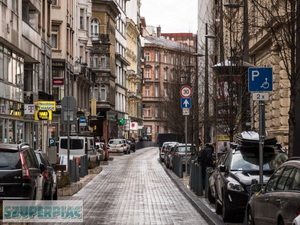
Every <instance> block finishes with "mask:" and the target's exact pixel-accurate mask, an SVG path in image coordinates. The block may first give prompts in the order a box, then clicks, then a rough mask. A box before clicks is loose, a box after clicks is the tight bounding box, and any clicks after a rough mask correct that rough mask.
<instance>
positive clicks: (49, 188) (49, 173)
mask: <svg viewBox="0 0 300 225" xmlns="http://www.w3.org/2000/svg"><path fill="white" fill-rule="evenodd" d="M35 154H36V157H37V160H38V162H39V164H42V165H43V167H44V170H42V175H43V177H44V181H45V182H44V192H43V196H44V199H46V200H57V175H56V172H55V169H54V168H53V167H52V165H51V164H50V163H49V160H48V156H47V155H46V153H44V152H42V151H40V150H36V151H35Z"/></svg>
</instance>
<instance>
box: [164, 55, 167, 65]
mask: <svg viewBox="0 0 300 225" xmlns="http://www.w3.org/2000/svg"><path fill="white" fill-rule="evenodd" d="M164 62H165V63H167V55H166V54H165V57H164Z"/></svg>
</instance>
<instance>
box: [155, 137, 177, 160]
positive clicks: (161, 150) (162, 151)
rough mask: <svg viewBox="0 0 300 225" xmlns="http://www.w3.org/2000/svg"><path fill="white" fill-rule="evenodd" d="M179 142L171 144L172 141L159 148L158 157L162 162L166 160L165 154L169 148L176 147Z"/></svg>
mask: <svg viewBox="0 0 300 225" xmlns="http://www.w3.org/2000/svg"><path fill="white" fill-rule="evenodd" d="M177 143H178V142H170V141H166V142H164V143H163V144H162V146H161V148H159V150H158V151H159V152H158V155H159V160H160V161H161V162H163V161H164V158H165V153H166V151H167V149H168V146H169V145H170V144H171V145H174V144H177Z"/></svg>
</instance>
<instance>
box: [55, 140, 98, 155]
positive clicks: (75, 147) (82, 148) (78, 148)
mask: <svg viewBox="0 0 300 225" xmlns="http://www.w3.org/2000/svg"><path fill="white" fill-rule="evenodd" d="M69 149H70V156H75V157H76V156H83V155H88V156H91V155H97V150H96V149H95V143H94V137H86V136H70V147H69ZM58 154H59V156H62V155H68V137H67V136H61V137H59V146H58Z"/></svg>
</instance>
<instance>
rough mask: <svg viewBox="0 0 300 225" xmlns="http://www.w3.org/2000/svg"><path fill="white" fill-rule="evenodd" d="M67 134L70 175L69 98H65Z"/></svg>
mask: <svg viewBox="0 0 300 225" xmlns="http://www.w3.org/2000/svg"><path fill="white" fill-rule="evenodd" d="M67 133H68V157H67V158H68V159H67V160H68V164H67V165H68V172H69V173H71V163H70V105H69V97H67Z"/></svg>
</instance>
